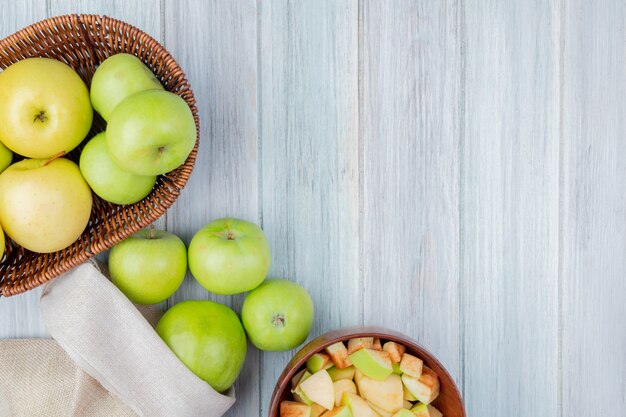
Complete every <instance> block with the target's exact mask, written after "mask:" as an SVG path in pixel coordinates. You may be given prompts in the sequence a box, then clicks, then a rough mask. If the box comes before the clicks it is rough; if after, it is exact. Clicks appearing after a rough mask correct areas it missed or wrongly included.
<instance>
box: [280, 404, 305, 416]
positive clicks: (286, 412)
mask: <svg viewBox="0 0 626 417" xmlns="http://www.w3.org/2000/svg"><path fill="white" fill-rule="evenodd" d="M310 415H311V406H309V405H306V404H302V403H297V402H294V401H283V402H281V403H280V417H310Z"/></svg>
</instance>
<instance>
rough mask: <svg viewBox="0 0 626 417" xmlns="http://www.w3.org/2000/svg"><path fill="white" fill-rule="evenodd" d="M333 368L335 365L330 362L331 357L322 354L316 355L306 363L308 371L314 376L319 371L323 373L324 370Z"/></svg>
mask: <svg viewBox="0 0 626 417" xmlns="http://www.w3.org/2000/svg"><path fill="white" fill-rule="evenodd" d="M331 366H333V364H332V362H331V361H330V356H328V355H327V354H325V353H321V352H318V353H314V354H313V356H311V357H310V358H309V359H307V361H306V369H308V370H309V372H311V373H312V374H314V373H316V372H317V371H321V370H322V369H328V368H330V367H331Z"/></svg>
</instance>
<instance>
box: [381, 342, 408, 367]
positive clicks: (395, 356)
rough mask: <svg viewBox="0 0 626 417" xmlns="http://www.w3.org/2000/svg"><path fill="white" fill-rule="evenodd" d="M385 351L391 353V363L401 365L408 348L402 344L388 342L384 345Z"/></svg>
mask: <svg viewBox="0 0 626 417" xmlns="http://www.w3.org/2000/svg"><path fill="white" fill-rule="evenodd" d="M383 350H384V351H385V352H388V353H389V357H390V358H391V362H393V363H399V362H400V361H401V360H402V355H404V351H405V350H406V348H405V347H404V345H401V344H400V343H396V342H387V343H385V344H384V345H383Z"/></svg>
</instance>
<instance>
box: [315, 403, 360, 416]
mask: <svg viewBox="0 0 626 417" xmlns="http://www.w3.org/2000/svg"><path fill="white" fill-rule="evenodd" d="M322 417H353V415H352V411H350V407H348V406H347V405H342V406H340V407H335V408H333V409H332V410H330V411H327V412H325V413H324V414H322Z"/></svg>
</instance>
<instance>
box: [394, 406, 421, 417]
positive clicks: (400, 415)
mask: <svg viewBox="0 0 626 417" xmlns="http://www.w3.org/2000/svg"><path fill="white" fill-rule="evenodd" d="M391 417H415V414H413V413H412V412H410V411H409V410H407V409H405V408H403V409H402V410H400V411H398V412H397V413H395V414H394V415H392V416H391Z"/></svg>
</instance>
